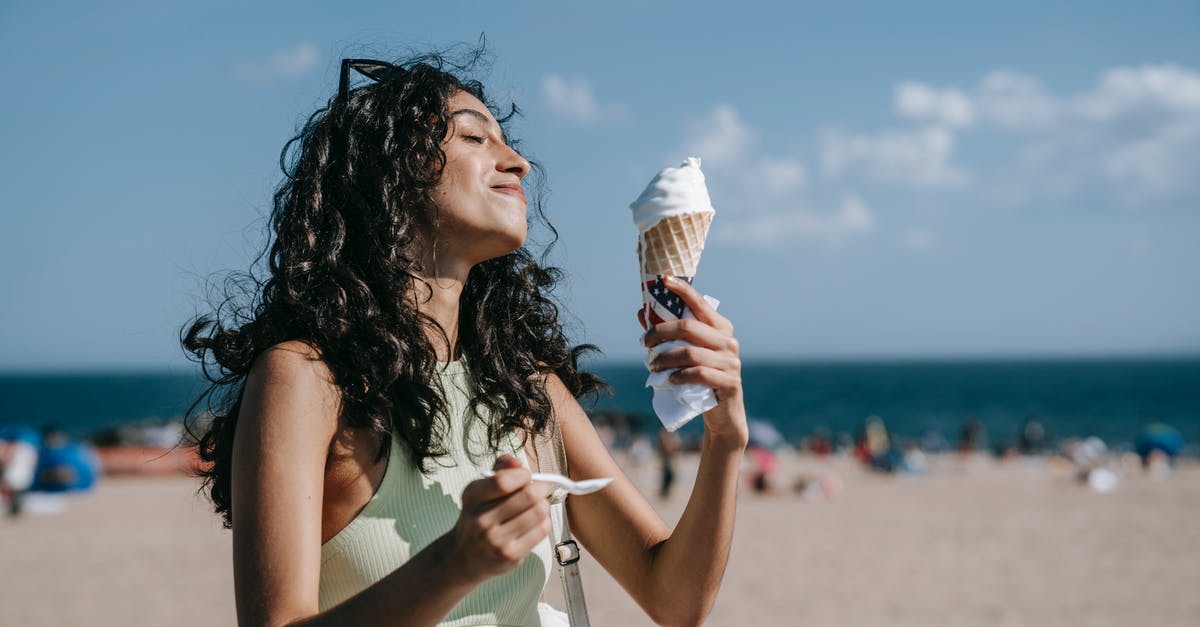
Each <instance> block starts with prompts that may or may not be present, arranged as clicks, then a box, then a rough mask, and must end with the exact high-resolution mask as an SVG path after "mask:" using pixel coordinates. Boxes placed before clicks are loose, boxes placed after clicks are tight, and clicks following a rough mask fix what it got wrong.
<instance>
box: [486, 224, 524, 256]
mask: <svg viewBox="0 0 1200 627" xmlns="http://www.w3.org/2000/svg"><path fill="white" fill-rule="evenodd" d="M491 239H492V244H493V245H492V246H491V247H490V248H491V250H490V253H491V254H489V255H487V257H486V259H484V260H483V261H486V260H487V259H495V258H497V257H503V256H505V255H507V254H509V253H511V252H513V251H515V250H519V249H520V248H521V247H522V246H524V245H525V229H524V228H522V229H521V231H520V232H519V233H516V232H513V233H496V234H495V236H494V237H492V238H491Z"/></svg>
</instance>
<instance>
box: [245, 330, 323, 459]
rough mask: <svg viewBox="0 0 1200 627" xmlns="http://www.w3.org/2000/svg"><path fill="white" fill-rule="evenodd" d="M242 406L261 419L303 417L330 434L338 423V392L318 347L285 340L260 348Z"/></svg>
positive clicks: (248, 379)
mask: <svg viewBox="0 0 1200 627" xmlns="http://www.w3.org/2000/svg"><path fill="white" fill-rule="evenodd" d="M245 394H246V395H245V399H244V403H245V405H246V407H245V409H248V410H250V413H251V414H257V416H258V417H259V418H260V419H263V420H272V419H275V418H277V417H283V416H287V417H292V418H293V419H294V418H296V417H300V416H303V417H305V419H306V420H305V422H314V423H315V424H309V425H307V426H309V427H319V429H318V430H319V432H321V433H325V434H328V435H329V436H332V435H333V433H334V431H335V430H336V429H337V426H338V416H339V414H340V409H341V392H340V390H339V388H338V386H337V384H336V383H335V382H334V378H333V373H332V371H331V370H330V369H329V366H328V365H327V364H326V363H325V361H324V360H323V359H322V357H321V353H320V351H319V350H318V349H317V348H316V347H314V346H312V345H311V344H308V343H307V342H302V341H299V340H288V341H286V342H281V343H279V344H276V345H274V346H272V347H270V348H268V349H266V350H264V351H263V352H262V354H260V355H259V356H258V358H257V359H256V360H255V361H254V364H253V365H252V366H251V368H250V372H249V374H248V375H247V377H246V393H245Z"/></svg>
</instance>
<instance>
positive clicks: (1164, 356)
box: [0, 350, 1200, 377]
mask: <svg viewBox="0 0 1200 627" xmlns="http://www.w3.org/2000/svg"><path fill="white" fill-rule="evenodd" d="M1191 360H1200V350H1179V351H1138V352H1134V351H1122V352H1118V351H1113V352H1094V353H1080V352H1061V353H931V354H914V353H909V354H891V355H889V354H879V355H798V356H781V355H770V356H762V357H752V358H743V359H742V364H743V365H744V366H745V365H749V366H758V365H782V364H877V363H878V364H885V363H891V364H904V363H907V364H921V363H987V362H996V363H1003V362H1008V363H1012V362H1088V361H1191ZM582 362H583V364H585V365H587V366H588V367H596V366H599V367H606V366H634V365H639V366H640V365H642V358H641V357H607V356H604V357H600V358H585V359H583V360H582ZM199 369H200V367H199V365H196V364H181V363H168V364H126V365H122V364H116V365H112V366H97V365H74V366H72V365H64V366H34V367H28V368H12V367H5V366H0V377H7V376H30V375H33V376H38V375H43V376H67V375H100V374H107V375H111V374H155V375H162V374H187V373H188V372H197V371H199ZM172 371H176V372H172ZM179 371H187V372H179Z"/></svg>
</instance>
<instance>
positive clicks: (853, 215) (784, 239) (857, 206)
mask: <svg viewBox="0 0 1200 627" xmlns="http://www.w3.org/2000/svg"><path fill="white" fill-rule="evenodd" d="M874 226H875V216H874V214H872V213H871V210H870V209H869V208H868V207H867V205H866V203H864V202H863V200H862V199H861V198H859V197H858V196H857V195H855V194H847V195H846V196H844V197H843V198H842V200H841V202H840V203H838V205H837V206H836V207H835V208H834V209H833V210H832V211H824V212H822V211H816V210H813V209H809V208H807V207H796V208H794V209H792V210H791V211H777V212H771V213H765V214H760V215H756V216H753V217H751V218H749V219H744V220H741V221H739V222H733V223H718V224H716V225H715V226H714V229H713V239H715V240H716V241H722V242H732V243H739V244H749V245H753V246H769V247H779V246H781V245H784V244H787V243H790V242H794V241H796V240H797V239H805V240H819V241H823V242H825V243H827V244H837V243H840V242H841V241H843V240H844V239H846V238H847V237H849V236H851V235H857V234H860V233H864V232H867V231H870V230H871V229H872V228H874Z"/></svg>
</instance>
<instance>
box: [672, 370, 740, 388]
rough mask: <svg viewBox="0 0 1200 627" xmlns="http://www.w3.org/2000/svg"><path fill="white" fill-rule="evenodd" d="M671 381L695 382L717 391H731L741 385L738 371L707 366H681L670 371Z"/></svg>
mask: <svg viewBox="0 0 1200 627" xmlns="http://www.w3.org/2000/svg"><path fill="white" fill-rule="evenodd" d="M670 380H671V382H672V383H696V384H699V385H703V386H706V387H710V388H713V389H714V390H718V391H728V392H732V391H735V390H737V389H740V388H741V386H742V376H741V374H740V373H738V374H734V373H730V372H726V371H724V370H717V369H716V368H709V367H707V366H692V367H690V368H681V369H679V370H676V371H675V372H672V373H671V376H670Z"/></svg>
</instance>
